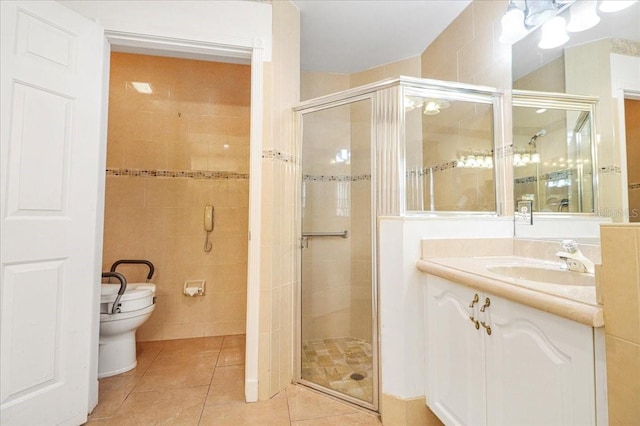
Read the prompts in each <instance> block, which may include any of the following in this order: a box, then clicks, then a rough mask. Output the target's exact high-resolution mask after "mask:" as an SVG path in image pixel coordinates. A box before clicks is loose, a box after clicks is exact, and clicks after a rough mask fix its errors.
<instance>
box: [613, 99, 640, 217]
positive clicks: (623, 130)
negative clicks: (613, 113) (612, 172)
mask: <svg viewBox="0 0 640 426" xmlns="http://www.w3.org/2000/svg"><path fill="white" fill-rule="evenodd" d="M618 95H619V96H618V99H617V103H618V105H617V106H618V122H617V123H616V124H617V127H618V129H617V131H618V132H617V133H618V135H619V137H620V168H621V170H622V173H621V174H620V175H621V182H622V193H621V199H622V206H621V207H622V215H621V217H622V222H624V223H628V222H629V215H630V214H631V207H630V206H629V170H628V167H627V124H626V120H625V106H624V101H625V99H633V100H636V101H640V89H639V90H630V89H624V88H623V89H620V90H619V93H618Z"/></svg>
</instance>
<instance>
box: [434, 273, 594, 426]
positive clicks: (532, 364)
mask: <svg viewBox="0 0 640 426" xmlns="http://www.w3.org/2000/svg"><path fill="white" fill-rule="evenodd" d="M476 295H477V298H476ZM425 298H426V300H425V309H426V339H427V340H426V347H427V354H426V355H427V358H426V362H427V383H426V385H427V386H426V393H427V395H426V397H427V404H428V405H429V407H430V408H431V410H432V411H433V412H434V413H435V414H436V415H437V416H438V417H439V418H440V420H442V421H443V422H444V423H445V424H446V425H474V426H479V425H484V424H488V425H491V426H494V425H509V426H512V425H518V426H520V425H545V426H548V425H563V426H564V425H594V424H596V410H595V407H596V403H595V385H594V383H595V363H594V335H593V328H592V327H590V326H588V325H585V324H581V323H578V322H575V321H571V320H568V319H565V318H561V317H558V316H556V315H552V314H549V313H546V312H543V311H540V310H537V309H533V308H530V307H528V306H524V305H522V304H519V303H514V302H511V301H509V300H506V299H503V298H500V297H497V296H493V295H491V294H489V293H485V292H481V291H476V290H474V289H472V288H469V287H465V286H463V285H459V284H455V283H453V282H450V281H447V280H445V279H443V278H440V277H436V276H434V275H427V283H426V292H425Z"/></svg>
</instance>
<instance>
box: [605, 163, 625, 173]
mask: <svg viewBox="0 0 640 426" xmlns="http://www.w3.org/2000/svg"><path fill="white" fill-rule="evenodd" d="M600 173H602V174H619V173H622V168H621V167H620V166H616V165H615V164H611V165H609V166H602V167H600Z"/></svg>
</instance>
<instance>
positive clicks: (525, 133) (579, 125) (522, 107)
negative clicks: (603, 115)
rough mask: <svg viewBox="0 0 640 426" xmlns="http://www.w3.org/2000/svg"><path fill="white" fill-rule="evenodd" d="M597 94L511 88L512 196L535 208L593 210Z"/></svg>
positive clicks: (571, 210)
mask: <svg viewBox="0 0 640 426" xmlns="http://www.w3.org/2000/svg"><path fill="white" fill-rule="evenodd" d="M596 101H597V98H587V97H583V96H581V97H575V96H570V95H564V96H562V95H550V94H547V95H542V94H540V93H537V92H520V91H514V93H513V174H514V185H513V187H514V200H515V202H516V205H519V202H521V201H530V204H529V206H530V207H529V210H530V211H532V212H534V213H574V214H575V213H591V214H593V213H594V211H595V205H594V204H595V202H594V201H595V200H594V191H593V188H594V168H595V161H594V155H593V153H594V151H595V143H594V138H593V137H592V136H593V134H594V130H593V119H592V117H593V110H594V106H595V104H596Z"/></svg>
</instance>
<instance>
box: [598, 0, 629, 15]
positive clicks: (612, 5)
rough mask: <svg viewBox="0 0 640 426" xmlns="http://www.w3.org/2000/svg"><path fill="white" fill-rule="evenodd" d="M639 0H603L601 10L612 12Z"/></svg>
mask: <svg viewBox="0 0 640 426" xmlns="http://www.w3.org/2000/svg"><path fill="white" fill-rule="evenodd" d="M637 1H638V0H602V1H601V2H600V8H599V9H600V12H605V13H610V12H618V11H620V10H623V9H626V8H628V7H629V6H631V5H632V4H634V3H636V2H637Z"/></svg>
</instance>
